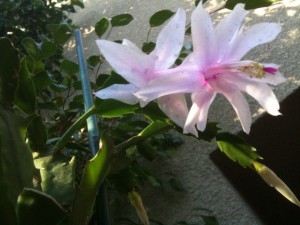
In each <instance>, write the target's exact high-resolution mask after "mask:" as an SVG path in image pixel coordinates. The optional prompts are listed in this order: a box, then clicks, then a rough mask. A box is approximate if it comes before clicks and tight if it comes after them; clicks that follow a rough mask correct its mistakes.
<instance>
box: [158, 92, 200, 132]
mask: <svg viewBox="0 0 300 225" xmlns="http://www.w3.org/2000/svg"><path fill="white" fill-rule="evenodd" d="M157 102H158V106H159V108H160V109H161V110H162V111H163V112H164V113H165V114H166V115H167V116H168V117H169V118H170V119H171V120H172V121H173V122H174V123H176V124H177V125H178V126H180V127H183V126H184V124H185V121H186V118H187V115H188V113H189V111H188V107H187V104H186V100H185V96H184V94H173V95H166V96H163V97H160V98H158V99H157ZM190 133H192V134H194V135H197V130H196V128H195V126H194V129H192V130H191V132H190Z"/></svg>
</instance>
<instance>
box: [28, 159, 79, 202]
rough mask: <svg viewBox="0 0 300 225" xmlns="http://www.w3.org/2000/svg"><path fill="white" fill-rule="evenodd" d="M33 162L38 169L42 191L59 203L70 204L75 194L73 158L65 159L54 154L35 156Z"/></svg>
mask: <svg viewBox="0 0 300 225" xmlns="http://www.w3.org/2000/svg"><path fill="white" fill-rule="evenodd" d="M34 164H35V166H36V168H38V169H40V173H41V179H42V182H41V187H42V191H43V192H44V193H47V194H49V195H51V196H52V197H54V198H55V199H56V200H57V201H58V202H59V203H60V204H63V205H70V204H71V203H72V201H73V198H74V194H75V189H74V183H75V158H74V157H73V158H72V159H71V160H70V161H67V160H66V159H65V157H63V156H61V155H57V154H56V155H50V156H45V157H41V158H37V159H35V160H34Z"/></svg>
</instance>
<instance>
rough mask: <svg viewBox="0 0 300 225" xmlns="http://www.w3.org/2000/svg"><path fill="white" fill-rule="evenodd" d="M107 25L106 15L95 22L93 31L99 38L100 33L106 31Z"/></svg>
mask: <svg viewBox="0 0 300 225" xmlns="http://www.w3.org/2000/svg"><path fill="white" fill-rule="evenodd" d="M108 27H109V20H108V19H107V18H106V17H104V18H102V19H101V20H99V21H98V22H97V23H96V25H95V32H96V34H97V35H98V37H99V38H101V37H102V35H103V34H104V33H105V32H106V31H107V29H108Z"/></svg>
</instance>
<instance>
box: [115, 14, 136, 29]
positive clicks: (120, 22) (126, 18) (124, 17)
mask: <svg viewBox="0 0 300 225" xmlns="http://www.w3.org/2000/svg"><path fill="white" fill-rule="evenodd" d="M132 20H133V16H132V15H130V14H120V15H116V16H113V17H112V18H111V21H110V22H111V25H112V27H118V26H125V25H127V24H129V23H130V22H131V21H132Z"/></svg>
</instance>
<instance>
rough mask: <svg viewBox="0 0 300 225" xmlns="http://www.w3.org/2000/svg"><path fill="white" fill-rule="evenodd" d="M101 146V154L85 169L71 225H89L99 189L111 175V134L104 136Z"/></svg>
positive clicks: (104, 134) (75, 201)
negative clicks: (109, 174)
mask: <svg viewBox="0 0 300 225" xmlns="http://www.w3.org/2000/svg"><path fill="white" fill-rule="evenodd" d="M101 144H102V145H101V149H100V150H99V152H98V153H97V154H96V156H95V157H94V158H93V159H91V160H90V161H88V163H87V164H86V166H85V168H84V171H83V175H82V178H81V182H80V185H79V187H78V190H77V192H76V195H75V200H74V203H73V209H72V212H71V215H70V224H72V225H82V224H87V223H88V220H89V218H90V215H91V213H92V210H93V205H94V201H95V198H96V195H97V192H98V189H99V187H100V185H101V184H102V182H103V181H104V179H105V178H106V176H107V175H108V173H109V170H110V167H111V160H112V153H113V151H114V147H113V143H112V141H111V140H110V136H109V134H107V133H103V134H102V137H101Z"/></svg>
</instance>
